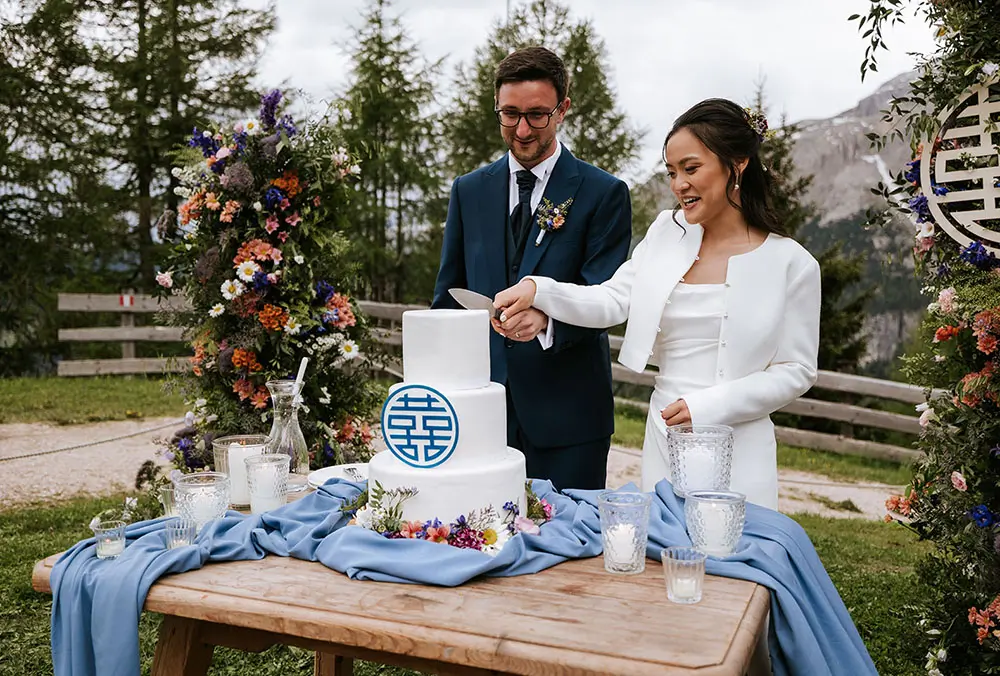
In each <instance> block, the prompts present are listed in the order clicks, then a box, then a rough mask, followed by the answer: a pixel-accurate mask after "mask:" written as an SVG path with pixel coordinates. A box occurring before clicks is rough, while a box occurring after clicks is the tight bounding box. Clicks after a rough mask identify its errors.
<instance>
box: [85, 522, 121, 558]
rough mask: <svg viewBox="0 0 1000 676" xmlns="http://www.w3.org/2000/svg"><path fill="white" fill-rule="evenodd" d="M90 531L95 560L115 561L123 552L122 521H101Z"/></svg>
mask: <svg viewBox="0 0 1000 676" xmlns="http://www.w3.org/2000/svg"><path fill="white" fill-rule="evenodd" d="M91 529H92V530H93V531H94V542H95V544H96V547H97V558H99V559H117V558H118V557H119V556H121V553H122V552H124V551H125V522H124V521H101V522H100V524H99V525H96V526H92V527H91Z"/></svg>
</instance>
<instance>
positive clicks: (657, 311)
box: [493, 99, 820, 509]
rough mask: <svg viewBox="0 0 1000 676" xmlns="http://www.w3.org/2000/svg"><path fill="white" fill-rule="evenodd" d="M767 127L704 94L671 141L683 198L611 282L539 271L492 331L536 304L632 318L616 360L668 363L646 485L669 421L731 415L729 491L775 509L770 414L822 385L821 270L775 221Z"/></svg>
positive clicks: (658, 382) (574, 316)
mask: <svg viewBox="0 0 1000 676" xmlns="http://www.w3.org/2000/svg"><path fill="white" fill-rule="evenodd" d="M766 130H767V122H766V120H765V119H764V117H763V116H762V115H760V114H756V113H750V112H748V111H746V110H744V109H743V108H741V107H739V106H738V105H736V104H735V103H733V102H731V101H727V100H724V99H708V100H706V101H702V102H701V103H698V104H697V105H695V106H694V107H692V108H691V109H690V110H688V111H687V112H685V113H684V114H683V115H681V116H680V117H679V118H677V120H676V122H675V123H674V126H673V128H672V129H671V130H670V133H669V134H668V135H667V139H666V142H665V144H664V147H663V157H664V162H665V163H666V166H667V173H668V175H669V177H670V187H671V190H672V191H673V193H674V195H675V196H676V197H677V201H678V204H679V206H678V207H677V208H676V209H674V211H673V212H666V211H664V212H662V213H661V214H660V215H659V216H658V217H657V219H656V220H655V221H654V222H653V224H652V225H651V226H650V228H649V231H648V233H647V234H646V237H645V238H644V239H643V241H642V242H640V243H639V245H638V246H637V247H636V249H635V252H634V254H633V256H632V258H631V259H630V260H629V261H627V262H626V263H625V264H624V265H622V266H621V267H620V268H619V269H618V271H617V272H616V273H615V275H614V276H613V277H612V278H611V279H609V280H608V281H606V282H604V283H603V284H600V285H595V286H580V285H576V284H570V283H566V282H556V281H554V280H552V279H549V278H547V277H534V276H529V277H525V278H524V279H523V280H521V281H520V282H518V283H517V284H516V285H515V286H512V287H511V288H509V289H506V290H504V291H501V292H500V293H499V294H497V296H496V298H495V299H494V305H495V306H496V307H498V308H500V309H502V310H503V314H502V315H501V318H500V321H497V320H493V328H494V329H495V330H496V331H498V332H499V333H501V334H504V335H506V334H507V333H508V332H509V333H511V334H513V333H514V332H516V331H517V330H518V327H519V323H520V321H521V320H522V317H521V316H520V313H521V312H523V311H524V310H526V309H527V308H529V307H536V308H538V309H540V310H541V311H543V312H545V313H546V314H547V315H548V316H549V317H552V318H553V319H556V320H560V321H563V322H566V323H568V324H575V325H579V326H586V327H592V328H606V327H611V326H615V325H617V324H620V323H622V322H623V321H625V320H626V319H627V320H628V324H627V326H626V330H625V339H624V342H623V343H622V347H621V352H620V353H619V356H618V360H619V361H620V362H621V363H622V364H624V365H625V366H627V367H628V368H630V369H633V370H635V371H642V370H643V369H644V368H645V366H646V364H647V363H652V364H655V365H656V366H658V367H659V373H658V374H657V376H656V379H655V386H654V390H653V395H652V398H651V399H650V406H649V415H648V417H647V419H646V436H645V440H644V443H643V449H642V487H643V490H645V491H649V490H652V489H653V486H654V485H655V484H656V482H658V481H659V480H660V479H662V478H664V477H667V478H669V469H668V467H669V466H668V463H667V434H666V426H667V425H679V424H683V423H694V424H725V425H731V426H732V427H733V431H734V450H733V468H732V482H731V487H732V489H733V490H735V491H739V492H741V493H744V494H745V495H746V496H747V500H748V501H750V502H754V503H756V504H758V505H762V506H765V507H770V508H772V509H777V506H778V470H777V460H776V442H775V438H774V425H773V424H772V423H771V420H770V417H769V415H770V413H772V412H773V411H776V410H778V409H780V408H781V407H783V406H785V405H786V404H788V403H790V402H792V401H793V400H795V399H797V398H798V397H800V396H801V395H802V394H804V393H805V392H806V390H808V389H809V388H810V387H811V386H812V385H813V383H814V382H815V381H816V356H817V351H818V346H819V314H820V269H819V264H818V263H817V262H816V260H815V259H814V258H813V257H812V256H811V255H810V254H809V252H807V251H806V250H805V249H804V248H803V247H802V246H801V245H799V244H798V243H797V242H795V241H794V240H792V239H791V238H789V237H788V236H787V235H786V233H785V231H784V229H783V227H782V225H781V223H779V222H778V220H777V217H776V216H775V213H774V210H773V207H772V178H771V176H770V175H769V174H768V173H767V170H766V169H765V168H764V166H763V165H762V164H761V161H760V157H759V151H760V146H761V142H762V141H763V139H764V134H765V132H766ZM584 187H585V186H584Z"/></svg>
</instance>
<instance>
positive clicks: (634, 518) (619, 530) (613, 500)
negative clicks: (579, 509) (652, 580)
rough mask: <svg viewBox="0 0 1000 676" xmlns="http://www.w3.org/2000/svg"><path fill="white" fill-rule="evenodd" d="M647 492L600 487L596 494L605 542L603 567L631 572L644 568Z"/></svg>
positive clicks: (624, 572)
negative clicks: (604, 489) (603, 488)
mask: <svg viewBox="0 0 1000 676" xmlns="http://www.w3.org/2000/svg"><path fill="white" fill-rule="evenodd" d="M651 502H652V496H651V495H650V494H649V493H635V492H630V491H602V492H601V493H599V494H598V496H597V505H598V510H599V511H600V514H601V540H602V541H603V543H604V569H605V570H607V571H608V572H611V573H621V574H624V575H634V574H636V573H641V572H642V571H644V570H645V569H646V539H647V534H648V531H649V505H650V503H651Z"/></svg>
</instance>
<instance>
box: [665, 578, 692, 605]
mask: <svg viewBox="0 0 1000 676" xmlns="http://www.w3.org/2000/svg"><path fill="white" fill-rule="evenodd" d="M698 593H699V592H698V580H696V579H695V578H693V577H676V578H674V579H672V580H671V584H670V595H671V596H673V597H676V598H678V599H684V600H686V599H693V598H695V597H696V596H698Z"/></svg>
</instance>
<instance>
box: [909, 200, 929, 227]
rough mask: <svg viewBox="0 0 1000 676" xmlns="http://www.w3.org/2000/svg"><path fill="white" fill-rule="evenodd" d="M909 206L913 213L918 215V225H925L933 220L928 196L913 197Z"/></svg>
mask: <svg viewBox="0 0 1000 676" xmlns="http://www.w3.org/2000/svg"><path fill="white" fill-rule="evenodd" d="M909 205H910V209H912V210H913V213H914V214H916V217H917V223H925V222H927V221H929V220H931V209H930V207H929V206H928V205H927V195H917V196H915V197H911V198H910V201H909Z"/></svg>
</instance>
